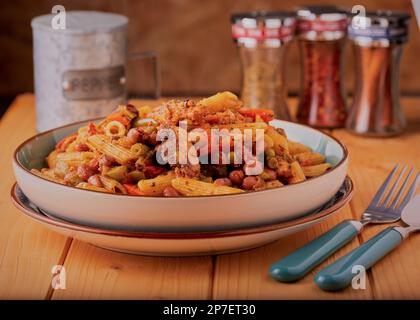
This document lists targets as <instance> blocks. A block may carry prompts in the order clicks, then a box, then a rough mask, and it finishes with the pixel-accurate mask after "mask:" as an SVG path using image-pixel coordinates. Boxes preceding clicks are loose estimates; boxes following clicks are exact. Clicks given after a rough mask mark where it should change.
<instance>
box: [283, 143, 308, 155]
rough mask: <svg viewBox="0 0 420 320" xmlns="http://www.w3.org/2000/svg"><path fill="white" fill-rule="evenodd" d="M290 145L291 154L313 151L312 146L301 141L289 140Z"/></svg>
mask: <svg viewBox="0 0 420 320" xmlns="http://www.w3.org/2000/svg"><path fill="white" fill-rule="evenodd" d="M288 145H289V153H290V154H291V155H296V154H299V153H305V152H311V151H312V150H311V148H309V147H307V146H305V145H304V144H302V143H299V142H294V141H290V140H288Z"/></svg>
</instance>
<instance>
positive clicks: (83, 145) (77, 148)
mask: <svg viewBox="0 0 420 320" xmlns="http://www.w3.org/2000/svg"><path fill="white" fill-rule="evenodd" d="M74 151H78V152H84V151H89V147H88V145H87V144H86V143H76V145H75V146H74Z"/></svg>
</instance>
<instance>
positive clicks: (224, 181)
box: [214, 178, 232, 187]
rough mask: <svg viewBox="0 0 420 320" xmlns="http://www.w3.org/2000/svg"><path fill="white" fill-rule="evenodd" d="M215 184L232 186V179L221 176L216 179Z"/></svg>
mask: <svg viewBox="0 0 420 320" xmlns="http://www.w3.org/2000/svg"><path fill="white" fill-rule="evenodd" d="M214 184H215V185H218V186H227V187H231V186H232V181H230V179H228V178H219V179H216V180H214Z"/></svg>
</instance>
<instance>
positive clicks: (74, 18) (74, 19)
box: [31, 11, 128, 34]
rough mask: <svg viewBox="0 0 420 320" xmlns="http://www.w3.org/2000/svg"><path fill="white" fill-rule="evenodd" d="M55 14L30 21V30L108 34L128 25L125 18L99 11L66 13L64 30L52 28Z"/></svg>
mask: <svg viewBox="0 0 420 320" xmlns="http://www.w3.org/2000/svg"><path fill="white" fill-rule="evenodd" d="M55 16H56V14H47V15H42V16H38V17H35V18H33V19H32V21H31V26H32V29H34V30H38V29H42V30H47V31H59V32H63V33H69V34H88V33H98V32H109V31H111V30H115V29H118V28H125V27H126V26H127V24H128V18H127V17H126V16H123V15H120V14H115V13H108V12H100V11H66V12H65V29H59V30H55V29H53V28H52V24H51V22H52V19H53V18H54V17H55Z"/></svg>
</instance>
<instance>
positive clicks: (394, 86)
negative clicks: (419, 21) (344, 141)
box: [346, 11, 410, 137]
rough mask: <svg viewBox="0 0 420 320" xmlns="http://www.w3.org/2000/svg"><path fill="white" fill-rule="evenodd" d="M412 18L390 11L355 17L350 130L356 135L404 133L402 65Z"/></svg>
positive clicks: (351, 29)
mask: <svg viewBox="0 0 420 320" xmlns="http://www.w3.org/2000/svg"><path fill="white" fill-rule="evenodd" d="M409 20H410V15H408V14H406V13H396V12H391V11H386V12H384V11H377V12H367V13H366V17H365V18H361V17H358V16H355V17H353V19H352V23H351V24H350V25H349V29H348V33H349V38H350V39H351V42H352V46H353V52H354V57H355V71H356V72H355V73H356V76H355V90H354V98H353V104H352V107H351V112H350V115H349V118H348V120H347V124H346V126H347V128H348V129H349V130H350V131H351V132H353V133H356V134H361V135H368V136H379V137H381V136H393V135H397V134H400V133H402V132H403V130H404V127H405V117H404V114H403V112H402V110H401V108H400V102H399V84H398V82H399V66H400V60H401V54H402V49H403V44H404V43H405V42H406V41H407V38H408V23H409Z"/></svg>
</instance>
